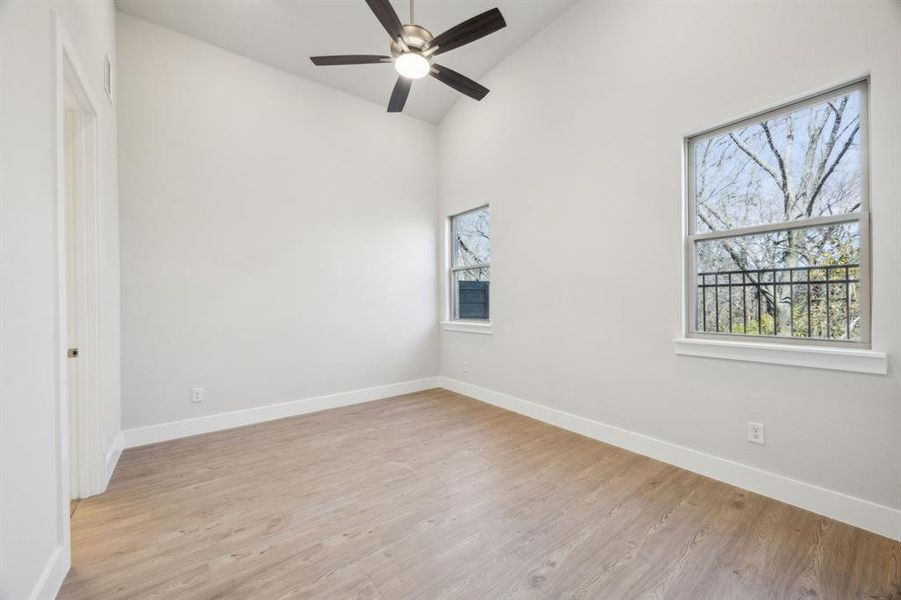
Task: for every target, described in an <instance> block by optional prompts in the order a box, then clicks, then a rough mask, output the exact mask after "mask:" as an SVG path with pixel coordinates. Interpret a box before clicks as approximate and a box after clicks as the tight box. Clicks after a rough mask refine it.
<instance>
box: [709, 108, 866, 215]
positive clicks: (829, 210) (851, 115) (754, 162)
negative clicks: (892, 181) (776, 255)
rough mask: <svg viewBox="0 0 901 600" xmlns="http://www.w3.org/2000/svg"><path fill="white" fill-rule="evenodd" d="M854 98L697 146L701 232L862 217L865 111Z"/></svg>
mask: <svg viewBox="0 0 901 600" xmlns="http://www.w3.org/2000/svg"><path fill="white" fill-rule="evenodd" d="M861 101H862V94H861V93H860V92H859V91H853V92H849V93H846V94H844V95H840V96H836V97H834V98H830V99H828V100H825V101H823V102H819V103H817V104H814V105H811V106H808V107H805V108H801V109H798V110H795V111H792V112H791V113H789V114H783V115H781V116H777V117H772V118H769V119H766V120H764V121H760V122H758V123H754V124H752V125H747V126H743V127H738V128H735V129H733V130H731V131H729V132H726V133H720V134H717V135H714V136H712V137H709V138H702V139H700V140H697V141H693V142H692V149H693V152H694V165H695V173H694V183H695V198H696V213H697V223H696V231H698V232H705V231H721V230H726V229H734V228H736V227H747V226H751V225H760V224H765V223H781V222H786V221H793V220H795V219H801V218H808V217H818V216H823V215H839V214H848V213H852V212H855V211H858V210H860V203H861V198H862V189H861V180H862V177H861V172H862V163H861V152H860V141H861V133H860V105H861Z"/></svg>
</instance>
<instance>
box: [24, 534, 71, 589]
mask: <svg viewBox="0 0 901 600" xmlns="http://www.w3.org/2000/svg"><path fill="white" fill-rule="evenodd" d="M63 550H64V548H63V547H62V546H57V547H56V548H55V549H54V550H53V554H51V555H50V560H49V561H47V566H45V567H44V571H43V572H42V573H41V576H40V578H39V579H38V581H37V583H36V584H35V586H34V589H33V590H32V591H31V594H30V595H29V596H28V599H29V600H53V599H54V598H56V596H57V594H59V588H61V587H62V585H63V579H65V578H66V573H68V572H69V560H68V556H67V553H66V552H64V551H63Z"/></svg>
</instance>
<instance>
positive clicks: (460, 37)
mask: <svg viewBox="0 0 901 600" xmlns="http://www.w3.org/2000/svg"><path fill="white" fill-rule="evenodd" d="M506 26H507V22H506V21H504V16H503V15H502V14H501V11H499V10H498V9H496V8H492V9H491V10H489V11H485V12H483V13H482V14H480V15H476V16H474V17H473V18H471V19H467V20H466V21H463V22H462V23H460V24H459V25H456V26H454V27H451V28H450V29H448V30H447V31H445V32H444V33H442V34H441V35H439V36H438V37H436V38H435V39H433V40H432V41H431V42H430V43H429V47H430V48H433V47H435V46H438V49H437V50H435V52H434V54H441V53H442V52H447V51H448V50H453V49H454V48H459V47H460V46H464V45H466V44H468V43H470V42H474V41H476V40H477V39H479V38H483V37H485V36H486V35H489V34H492V33H494V32H495V31H497V30H499V29H503V28H504V27H506Z"/></svg>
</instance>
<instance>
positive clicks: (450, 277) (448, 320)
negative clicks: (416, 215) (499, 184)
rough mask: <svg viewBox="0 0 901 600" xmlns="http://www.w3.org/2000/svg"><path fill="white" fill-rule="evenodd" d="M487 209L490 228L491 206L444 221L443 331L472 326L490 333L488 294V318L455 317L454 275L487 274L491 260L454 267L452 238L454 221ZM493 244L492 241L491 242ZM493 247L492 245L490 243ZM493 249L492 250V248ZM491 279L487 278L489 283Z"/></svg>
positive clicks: (454, 248) (456, 215)
mask: <svg viewBox="0 0 901 600" xmlns="http://www.w3.org/2000/svg"><path fill="white" fill-rule="evenodd" d="M485 209H488V215H489V226H490V218H491V205H490V204H482V205H480V206H477V207H475V208H471V209H469V210H465V211H463V212H459V213H455V214H452V215H449V216H448V217H447V219H446V234H447V235H446V237H447V280H446V284H447V295H446V303H445V304H446V306H445V319H444V321H443V323H444V324H445V329H448V330H452V331H466V330H465V329H460V328H458V327H454V326H460V325H465V326H470V325H471V326H473V327H477V328H486V329H485V331H484V332H485V333H490V329H487V328H490V327H491V296H490V292H489V297H488V318H487V319H460V318H457V317H455V316H454V315H455V314H456V311H455V310H454V308H455V306H456V302H457V293H456V286H455V285H454V274H455V273H458V272H460V271H474V270H476V269H488V271H489V273H490V272H491V260H490V258H489V261H488V262H487V263H479V264H476V265H467V266H465V267H458V266H456V264H455V263H456V257H457V247H456V243H455V238H454V220H455V219H457V218H459V217H463V216H466V215H468V214H472V213H475V212H479V211H481V210H485ZM492 242H493V240H492ZM492 246H493V243H492ZM492 249H493V248H492ZM490 281H491V279H490V278H489V282H490Z"/></svg>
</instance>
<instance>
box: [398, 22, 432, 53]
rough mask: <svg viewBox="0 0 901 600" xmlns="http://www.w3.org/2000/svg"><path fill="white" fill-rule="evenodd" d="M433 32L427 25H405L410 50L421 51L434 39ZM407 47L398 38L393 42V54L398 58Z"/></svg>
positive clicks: (405, 37) (406, 41)
mask: <svg viewBox="0 0 901 600" xmlns="http://www.w3.org/2000/svg"><path fill="white" fill-rule="evenodd" d="M432 38H433V36H432V34H431V32H430V31H429V30H428V29H426V28H425V27H420V26H419V25H404V42H405V43H406V44H407V47H408V48H409V49H410V50H413V51H415V52H418V53H421V52H422V51H423V50H424V49H425V47H426V46H427V45H428V44H429V42H431V41H432ZM405 50H406V48H404V47H403V46H401V45H400V44H399V43H398V42H397V40H394V41H392V42H391V56H393V57H394V58H397V57H398V56H400V55H401V54H403V53H404V51H405Z"/></svg>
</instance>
